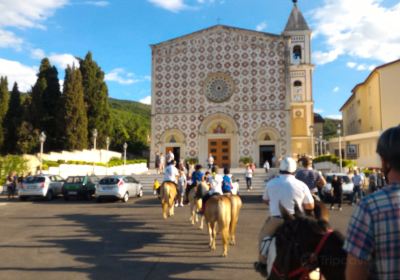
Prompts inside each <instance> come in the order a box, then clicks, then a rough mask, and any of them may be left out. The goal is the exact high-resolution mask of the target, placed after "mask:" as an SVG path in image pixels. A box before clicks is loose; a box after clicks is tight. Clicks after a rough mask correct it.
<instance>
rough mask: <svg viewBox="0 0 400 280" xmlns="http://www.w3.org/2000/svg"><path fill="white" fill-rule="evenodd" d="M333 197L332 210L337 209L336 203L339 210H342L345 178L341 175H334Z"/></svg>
mask: <svg viewBox="0 0 400 280" xmlns="http://www.w3.org/2000/svg"><path fill="white" fill-rule="evenodd" d="M331 185H332V189H333V199H332V203H331V210H334V209H335V206H334V205H335V203H337V204H338V209H339V211H342V202H343V179H342V177H340V176H337V175H333V178H332V183H331Z"/></svg>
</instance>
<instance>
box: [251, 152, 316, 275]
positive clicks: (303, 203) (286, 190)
mask: <svg viewBox="0 0 400 280" xmlns="http://www.w3.org/2000/svg"><path fill="white" fill-rule="evenodd" d="M296 169H297V163H296V161H295V160H294V159H293V158H291V157H285V158H283V159H282V160H281V161H280V166H279V175H278V176H276V177H275V178H273V179H271V180H269V181H268V182H267V183H266V186H265V189H264V193H263V196H262V199H263V202H264V203H265V204H267V205H268V206H269V213H268V216H269V217H268V218H267V220H266V221H265V223H264V225H263V226H262V228H261V230H260V233H259V238H258V241H259V243H258V244H259V248H260V254H259V257H258V259H259V261H258V262H256V263H255V264H254V267H255V269H256V270H257V271H259V272H260V273H263V272H265V271H266V261H267V258H266V256H267V253H268V252H266V251H264V248H266V247H267V246H263V244H265V242H267V241H268V240H270V239H271V237H272V236H273V235H274V234H275V231H276V230H277V228H278V227H279V226H280V225H282V224H283V222H284V221H283V219H282V217H281V211H280V205H281V206H282V207H284V208H285V209H286V210H287V211H288V212H289V213H290V214H294V208H295V203H296V204H297V205H298V206H299V207H300V210H301V211H306V210H307V211H311V210H313V209H314V199H313V197H312V195H311V192H310V189H309V188H308V186H307V185H306V184H305V183H303V182H302V181H300V180H298V179H296V177H295V176H294V173H295V172H296Z"/></svg>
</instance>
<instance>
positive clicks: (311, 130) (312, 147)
mask: <svg viewBox="0 0 400 280" xmlns="http://www.w3.org/2000/svg"><path fill="white" fill-rule="evenodd" d="M309 129H310V142H311V157H312V158H314V127H313V126H312V125H310V126H309Z"/></svg>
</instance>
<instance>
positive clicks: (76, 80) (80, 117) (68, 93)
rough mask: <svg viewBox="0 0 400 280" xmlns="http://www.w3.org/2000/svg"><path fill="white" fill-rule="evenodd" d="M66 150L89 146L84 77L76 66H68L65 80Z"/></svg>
mask: <svg viewBox="0 0 400 280" xmlns="http://www.w3.org/2000/svg"><path fill="white" fill-rule="evenodd" d="M63 99H64V102H63V103H64V121H65V130H64V131H65V135H66V140H65V148H66V149H69V150H73V149H84V148H87V145H88V130H87V128H88V123H87V116H86V110H85V102H84V99H83V87H82V75H81V72H80V71H79V69H76V68H75V66H72V67H70V66H68V68H67V69H66V70H65V79H64V91H63Z"/></svg>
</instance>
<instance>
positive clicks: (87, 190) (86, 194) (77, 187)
mask: <svg viewBox="0 0 400 280" xmlns="http://www.w3.org/2000/svg"><path fill="white" fill-rule="evenodd" d="M99 180H100V179H99V178H98V177H96V176H70V177H68V178H67V179H66V180H65V183H64V186H63V196H64V199H65V200H69V199H70V197H71V196H75V197H77V198H84V199H90V198H91V197H92V196H93V195H94V193H95V191H96V186H97V184H98V183H99Z"/></svg>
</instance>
